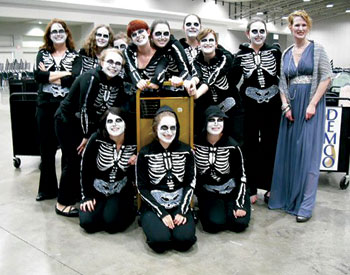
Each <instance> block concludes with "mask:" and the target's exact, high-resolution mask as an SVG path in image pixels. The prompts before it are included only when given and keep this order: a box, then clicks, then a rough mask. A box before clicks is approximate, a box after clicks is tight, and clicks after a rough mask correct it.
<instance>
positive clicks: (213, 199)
mask: <svg viewBox="0 0 350 275" xmlns="http://www.w3.org/2000/svg"><path fill="white" fill-rule="evenodd" d="M234 203H235V200H234V199H233V198H232V196H230V195H218V194H212V193H209V192H206V191H203V192H201V194H200V195H199V196H198V207H199V217H200V220H201V223H202V226H203V229H204V231H206V232H209V233H217V232H219V231H223V230H226V229H228V230H231V231H234V232H242V231H244V230H245V229H246V228H247V227H248V225H249V221H250V211H251V209H250V199H249V195H248V193H246V195H245V203H244V209H245V210H246V215H245V216H244V217H238V218H235V216H234V215H233V209H234V207H233V206H234Z"/></svg>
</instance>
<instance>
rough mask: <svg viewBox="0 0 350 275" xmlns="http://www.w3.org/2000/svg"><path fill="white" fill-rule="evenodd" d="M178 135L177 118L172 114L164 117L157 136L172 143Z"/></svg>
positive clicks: (165, 141)
mask: <svg viewBox="0 0 350 275" xmlns="http://www.w3.org/2000/svg"><path fill="white" fill-rule="evenodd" d="M175 135H176V120H175V118H174V117H172V116H165V117H163V118H162V119H161V120H160V122H159V124H158V127H157V136H158V138H159V140H161V141H163V142H164V143H171V142H172V141H173V140H174V138H175Z"/></svg>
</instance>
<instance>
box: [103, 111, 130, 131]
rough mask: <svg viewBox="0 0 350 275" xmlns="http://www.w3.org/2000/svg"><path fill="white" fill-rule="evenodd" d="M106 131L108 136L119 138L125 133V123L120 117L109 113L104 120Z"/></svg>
mask: <svg viewBox="0 0 350 275" xmlns="http://www.w3.org/2000/svg"><path fill="white" fill-rule="evenodd" d="M106 130H107V132H108V134H109V135H110V136H113V137H116V136H120V135H121V134H123V133H124V131H125V122H124V120H123V119H122V118H121V117H120V116H117V115H114V114H112V113H109V114H108V115H107V118H106Z"/></svg>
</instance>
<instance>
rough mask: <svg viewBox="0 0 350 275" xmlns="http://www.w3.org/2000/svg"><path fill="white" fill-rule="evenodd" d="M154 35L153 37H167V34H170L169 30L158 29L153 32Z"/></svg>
mask: <svg viewBox="0 0 350 275" xmlns="http://www.w3.org/2000/svg"><path fill="white" fill-rule="evenodd" d="M154 36H155V37H160V36H163V37H168V36H170V32H168V31H166V32H161V31H158V32H155V33H154Z"/></svg>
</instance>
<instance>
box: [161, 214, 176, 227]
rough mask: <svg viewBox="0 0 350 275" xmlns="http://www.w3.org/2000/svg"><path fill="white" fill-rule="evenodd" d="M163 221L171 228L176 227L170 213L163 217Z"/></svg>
mask: <svg viewBox="0 0 350 275" xmlns="http://www.w3.org/2000/svg"><path fill="white" fill-rule="evenodd" d="M162 221H163V223H164V224H165V226H166V227H169V228H170V229H174V227H175V225H174V222H173V219H172V217H171V216H170V214H168V215H166V216H165V217H164V218H162Z"/></svg>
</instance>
